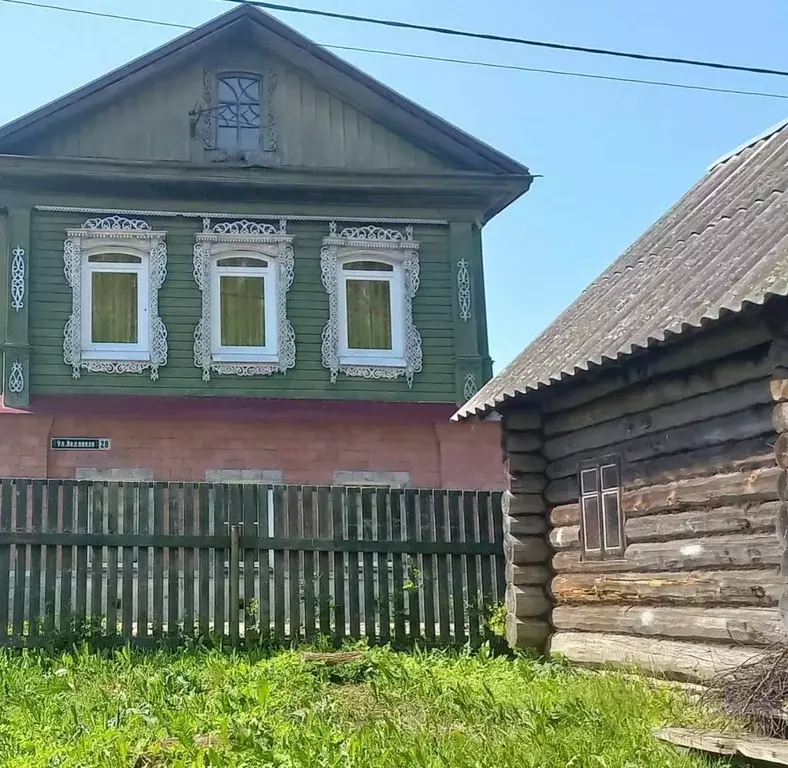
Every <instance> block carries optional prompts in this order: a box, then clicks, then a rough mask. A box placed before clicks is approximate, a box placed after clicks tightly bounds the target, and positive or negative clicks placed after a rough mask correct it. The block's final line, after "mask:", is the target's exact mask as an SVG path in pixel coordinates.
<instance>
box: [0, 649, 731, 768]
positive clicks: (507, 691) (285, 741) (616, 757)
mask: <svg viewBox="0 0 788 768" xmlns="http://www.w3.org/2000/svg"><path fill="white" fill-rule="evenodd" d="M664 724H670V725H692V724H700V725H713V723H712V722H711V720H710V715H708V714H705V713H704V712H703V711H701V710H700V709H698V708H697V707H695V706H693V705H692V704H690V703H689V702H688V701H687V700H686V699H685V698H684V697H683V696H681V695H680V694H678V693H676V692H674V691H672V690H669V689H666V688H661V687H655V686H652V685H649V684H648V683H647V682H645V681H641V680H638V679H633V678H629V677H623V676H616V675H604V676H600V675H590V674H588V673H585V672H581V671H577V670H573V669H571V668H570V667H568V666H567V665H564V664H562V663H557V662H551V663H545V662H541V661H536V660H532V659H526V658H518V659H516V660H511V659H507V658H502V657H499V658H493V657H491V656H490V654H489V653H486V652H485V651H484V650H482V652H480V653H471V652H466V653H456V652H455V653H448V652H443V653H442V652H431V653H423V654H422V653H411V654H404V653H395V652H393V651H389V650H386V649H372V650H370V651H368V652H367V653H366V654H365V655H364V657H363V659H362V660H361V661H359V662H353V663H351V664H348V665H345V666H344V667H336V668H333V669H328V668H326V667H325V666H324V665H322V664H319V663H305V662H304V661H302V659H301V656H300V654H299V653H298V652H296V651H285V652H280V653H276V654H273V655H271V656H270V657H266V656H264V655H258V656H256V657H255V656H250V655H248V654H239V655H228V654H222V653H220V652H217V651H212V652H207V651H183V652H180V653H176V652H166V651H159V652H155V653H147V654H146V653H141V652H140V653H138V652H134V651H130V650H128V649H124V650H121V651H116V652H114V653H105V654H97V653H93V652H90V651H88V650H87V649H84V650H80V651H75V652H73V653H66V654H62V655H58V654H54V655H52V654H46V653H43V652H42V653H39V652H23V653H19V652H0V766H3V768H22V767H23V766H24V768H36V767H37V766H69V767H74V768H76V767H77V766H78V767H79V768H89V767H90V766H102V768H103V767H104V766H111V767H112V768H121V767H123V766H129V767H132V766H135V765H136V766H140V767H141V766H156V767H157V768H158V767H160V766H162V767H163V766H168V767H170V768H176V766H177V767H180V766H183V767H185V766H239V767H240V766H249V767H250V768H251V767H252V766H254V768H259V767H260V766H277V767H278V768H301V767H302V766H303V768H324V767H325V768H328V767H329V766H331V767H333V766H337V767H339V766H342V768H351V767H353V768H355V767H356V766H358V768H362V767H363V768H370V767H374V766H385V767H386V768H389V767H391V768H395V767H397V766H403V768H405V767H406V766H407V768H422V767H423V768H439V767H440V768H443V767H444V766H446V768H481V767H482V766H484V767H486V766H490V767H491V768H492V767H493V766H494V767H495V768H508V767H509V766H511V768H515V766H516V768H536V767H537V766H544V767H545V768H565V767H570V768H581V767H585V766H589V768H591V767H593V768H640V767H645V766H655V767H656V766H659V768H672V767H674V766H675V767H677V768H678V767H679V766H681V767H683V768H690V767H696V768H700V766H705V765H708V763H706V762H704V761H703V760H702V759H701V758H699V757H689V756H683V755H679V754H678V753H677V752H676V751H674V750H673V749H672V748H671V747H669V746H667V745H663V744H660V743H658V742H656V741H655V740H654V739H653V738H652V737H651V736H650V729H651V728H652V727H655V726H659V725H664ZM195 737H202V738H203V741H202V743H203V746H196V745H195ZM206 737H208V739H207V743H208V746H205V744H206ZM165 739H166V740H167V741H164V740H165ZM197 741H198V742H200V739H199V738H198V739H197ZM717 765H722V763H718V764H717Z"/></svg>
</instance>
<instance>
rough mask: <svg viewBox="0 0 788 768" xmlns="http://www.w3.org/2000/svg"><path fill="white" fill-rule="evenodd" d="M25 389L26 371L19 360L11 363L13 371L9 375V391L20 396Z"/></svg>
mask: <svg viewBox="0 0 788 768" xmlns="http://www.w3.org/2000/svg"><path fill="white" fill-rule="evenodd" d="M24 388H25V369H24V368H23V367H22V363H20V362H19V360H14V362H13V363H11V370H10V372H9V375H8V391H9V392H13V393H14V394H15V395H18V394H19V393H20V392H22V391H23V390H24Z"/></svg>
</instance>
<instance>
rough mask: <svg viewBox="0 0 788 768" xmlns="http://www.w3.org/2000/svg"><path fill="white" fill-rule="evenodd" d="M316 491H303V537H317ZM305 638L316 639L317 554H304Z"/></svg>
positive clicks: (305, 489)
mask: <svg viewBox="0 0 788 768" xmlns="http://www.w3.org/2000/svg"><path fill="white" fill-rule="evenodd" d="M314 496H315V489H314V488H312V486H309V485H305V486H304V487H303V488H302V489H301V514H302V522H303V536H304V538H305V539H311V538H313V537H314V536H315V533H316V531H315V502H314ZM303 558H304V636H305V637H306V639H307V640H312V639H314V637H315V630H316V626H315V553H314V552H304V554H303Z"/></svg>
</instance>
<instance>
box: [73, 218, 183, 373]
mask: <svg viewBox="0 0 788 768" xmlns="http://www.w3.org/2000/svg"><path fill="white" fill-rule="evenodd" d="M66 234H67V238H66V241H65V243H64V244H63V272H64V274H65V276H66V280H67V281H68V284H69V285H70V286H71V316H70V317H69V318H68V320H67V321H66V326H65V329H64V331H63V337H64V338H63V360H64V361H65V363H66V365H70V366H71V374H72V376H73V377H74V378H75V379H78V378H80V376H81V375H82V370H83V369H84V370H86V371H90V372H93V373H142V372H143V371H145V370H150V377H151V380H152V381H156V380H157V379H158V378H159V368H160V367H161V366H163V365H166V364H167V353H168V347H167V329H166V327H165V325H164V322H163V321H162V319H161V317H159V289H160V288H161V286H162V285H163V283H164V280H165V278H166V276H167V244H166V242H165V240H164V238H165V235H166V233H165V232H154V231H152V230H151V228H150V225H149V224H148V223H147V222H145V221H141V220H138V219H124V218H122V217H120V216H109V217H107V218H103V219H101V218H96V219H88V220H87V221H86V222H85V224H84V225H83V226H82V228H81V229H70V230H68V231H67V232H66ZM130 239H131V240H132V241H133V242H132V244H133V246H134V247H135V248H137V249H138V250H139V252H140V255H141V256H144V255H146V254H147V257H148V281H149V290H148V322H149V332H148V337H149V344H150V359H148V360H112V359H107V360H104V359H90V360H86V359H84V358H83V356H82V250H83V246H88V245H89V244H90V243H91V242H92V241H95V240H99V241H101V243H102V244H105V245H106V244H112V242H113V240H121V241H123V242H124V243H126V245H128V241H129V240H130Z"/></svg>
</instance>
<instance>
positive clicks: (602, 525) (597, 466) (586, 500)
mask: <svg viewBox="0 0 788 768" xmlns="http://www.w3.org/2000/svg"><path fill="white" fill-rule="evenodd" d="M620 477H621V472H620V468H619V462H618V459H616V458H614V457H607V458H605V459H602V460H600V461H596V462H593V463H587V464H584V465H582V466H581V467H580V512H581V515H580V545H581V547H582V551H583V556H584V557H587V558H589V559H591V558H597V559H599V558H611V557H621V555H623V554H624V534H623V529H624V524H623V519H622V515H621V483H620Z"/></svg>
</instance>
